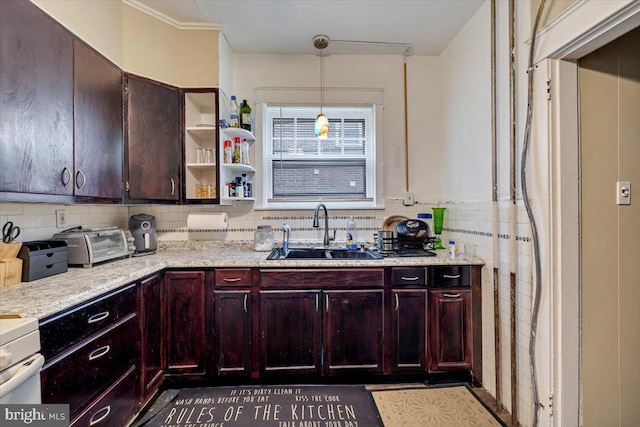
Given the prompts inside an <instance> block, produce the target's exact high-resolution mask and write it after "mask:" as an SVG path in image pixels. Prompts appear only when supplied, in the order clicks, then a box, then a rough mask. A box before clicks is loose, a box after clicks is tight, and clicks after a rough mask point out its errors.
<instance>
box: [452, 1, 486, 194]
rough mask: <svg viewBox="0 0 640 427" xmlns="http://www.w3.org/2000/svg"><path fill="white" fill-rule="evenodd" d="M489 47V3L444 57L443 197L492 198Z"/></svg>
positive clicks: (477, 14) (479, 11) (461, 32)
mask: <svg viewBox="0 0 640 427" xmlns="http://www.w3.org/2000/svg"><path fill="white" fill-rule="evenodd" d="M490 49H491V43H490V7H489V2H487V3H486V4H485V5H484V6H482V7H481V8H480V9H479V10H478V12H476V14H475V15H474V17H473V18H472V19H471V20H470V21H469V22H468V23H467V25H466V26H465V27H464V28H463V29H462V31H460V33H459V34H458V35H457V36H456V38H455V40H454V41H453V42H452V43H451V44H450V45H449V46H448V47H447V49H446V50H445V51H444V53H443V54H442V74H443V76H445V78H444V79H443V82H442V83H443V84H442V86H443V103H442V109H443V144H442V165H443V170H442V195H443V197H445V198H446V200H448V201H477V200H488V199H489V200H490V199H491V50H490Z"/></svg>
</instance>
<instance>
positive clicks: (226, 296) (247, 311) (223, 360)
mask: <svg viewBox="0 0 640 427" xmlns="http://www.w3.org/2000/svg"><path fill="white" fill-rule="evenodd" d="M214 304H215V313H216V314H215V320H214V322H215V346H214V348H215V350H214V351H215V355H216V370H217V373H218V375H243V376H248V375H250V374H251V291H250V290H238V291H215V292H214Z"/></svg>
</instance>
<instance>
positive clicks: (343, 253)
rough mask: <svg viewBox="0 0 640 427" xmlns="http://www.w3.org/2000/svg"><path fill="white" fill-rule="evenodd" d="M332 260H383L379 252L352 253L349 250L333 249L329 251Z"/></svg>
mask: <svg viewBox="0 0 640 427" xmlns="http://www.w3.org/2000/svg"><path fill="white" fill-rule="evenodd" d="M328 252H329V257H328V258H330V259H382V255H380V254H379V253H378V252H373V251H370V250H369V249H367V250H364V251H351V250H348V249H331V250H329V251H328Z"/></svg>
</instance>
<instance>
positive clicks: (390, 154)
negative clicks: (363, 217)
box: [233, 54, 442, 202]
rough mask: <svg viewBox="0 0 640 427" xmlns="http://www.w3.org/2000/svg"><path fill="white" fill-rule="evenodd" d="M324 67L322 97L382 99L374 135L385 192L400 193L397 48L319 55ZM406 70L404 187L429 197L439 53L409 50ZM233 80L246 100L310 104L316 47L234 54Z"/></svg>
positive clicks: (435, 174)
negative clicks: (304, 51) (378, 134)
mask: <svg viewBox="0 0 640 427" xmlns="http://www.w3.org/2000/svg"><path fill="white" fill-rule="evenodd" d="M324 70H325V75H324V87H325V95H324V102H325V104H331V103H345V102H355V103H363V102H382V103H383V104H384V123H383V126H384V131H383V134H384V139H383V141H379V142H381V143H382V144H383V146H384V196H385V198H401V197H402V192H403V191H405V170H406V169H405V148H404V140H405V132H404V100H403V99H404V98H403V96H404V89H403V58H402V56H391V55H384V56H383V55H379V56H370V55H332V56H326V57H325V58H324ZM407 74H408V79H407V80H408V93H409V96H408V97H407V98H408V111H409V158H410V159H411V161H410V165H409V168H410V169H409V171H410V188H409V190H410V191H412V192H414V193H415V197H416V200H417V201H420V202H433V201H437V200H439V197H440V179H439V176H440V163H441V162H440V146H441V138H442V135H441V131H440V129H441V122H442V113H441V107H440V105H441V101H442V95H441V91H440V86H441V81H442V80H441V79H442V78H441V69H440V59H439V58H438V57H425V56H422V57H410V58H409V59H408V69H407ZM233 81H234V93H235V94H236V95H237V96H238V97H239V98H240V99H247V100H248V102H249V103H250V104H252V105H253V106H255V103H256V102H269V101H271V102H274V101H281V100H282V99H283V98H282V97H288V96H296V97H297V100H298V101H299V102H303V103H309V104H311V105H314V104H315V105H319V103H320V93H319V92H318V88H319V86H320V59H319V57H318V56H316V55H298V56H285V55H252V54H235V55H234V77H233ZM267 88H268V89H267ZM294 88H297V89H299V90H295V89H294ZM278 89H279V90H278ZM294 92H295V95H292V94H293V93H294Z"/></svg>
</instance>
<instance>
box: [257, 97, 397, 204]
mask: <svg viewBox="0 0 640 427" xmlns="http://www.w3.org/2000/svg"><path fill="white" fill-rule="evenodd" d="M290 105H296V104H290ZM359 105H360V106H361V105H362V104H359ZM266 106H267V103H262V104H258V105H257V106H256V110H257V111H256V114H255V115H254V120H255V121H256V123H254V124H255V132H256V135H255V136H256V152H260V153H261V154H262V159H261V161H259V162H257V164H256V177H257V179H256V184H254V196H255V199H256V201H255V206H254V209H255V210H297V209H314V208H315V206H316V205H317V204H318V203H319V202H322V203H324V204H325V205H326V206H327V208H328V209H384V193H383V176H384V173H383V167H384V162H383V160H382V159H383V158H382V155H383V135H384V132H383V123H384V118H383V111H384V108H383V106H382V105H379V104H375V105H373V107H374V121H375V126H374V129H375V140H376V144H375V145H376V146H375V153H373V163H374V164H375V173H374V180H373V182H372V183H369V184H370V185H372V187H373V189H372V194H373V199H372V200H371V199H368V200H344V201H342V200H334V199H331V200H322V199H320V198H319V199H317V200H314V201H270V200H268V191H267V189H266V185H267V180H266V175H265V174H266V170H265V168H266V167H269V165H267V160H266V159H267V157H268V156H267V154H268V153H267V144H266V143H265V137H266V136H265V135H264V132H263V129H264V123H265V120H266ZM345 106H347V105H345ZM354 106H355V105H354Z"/></svg>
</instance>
